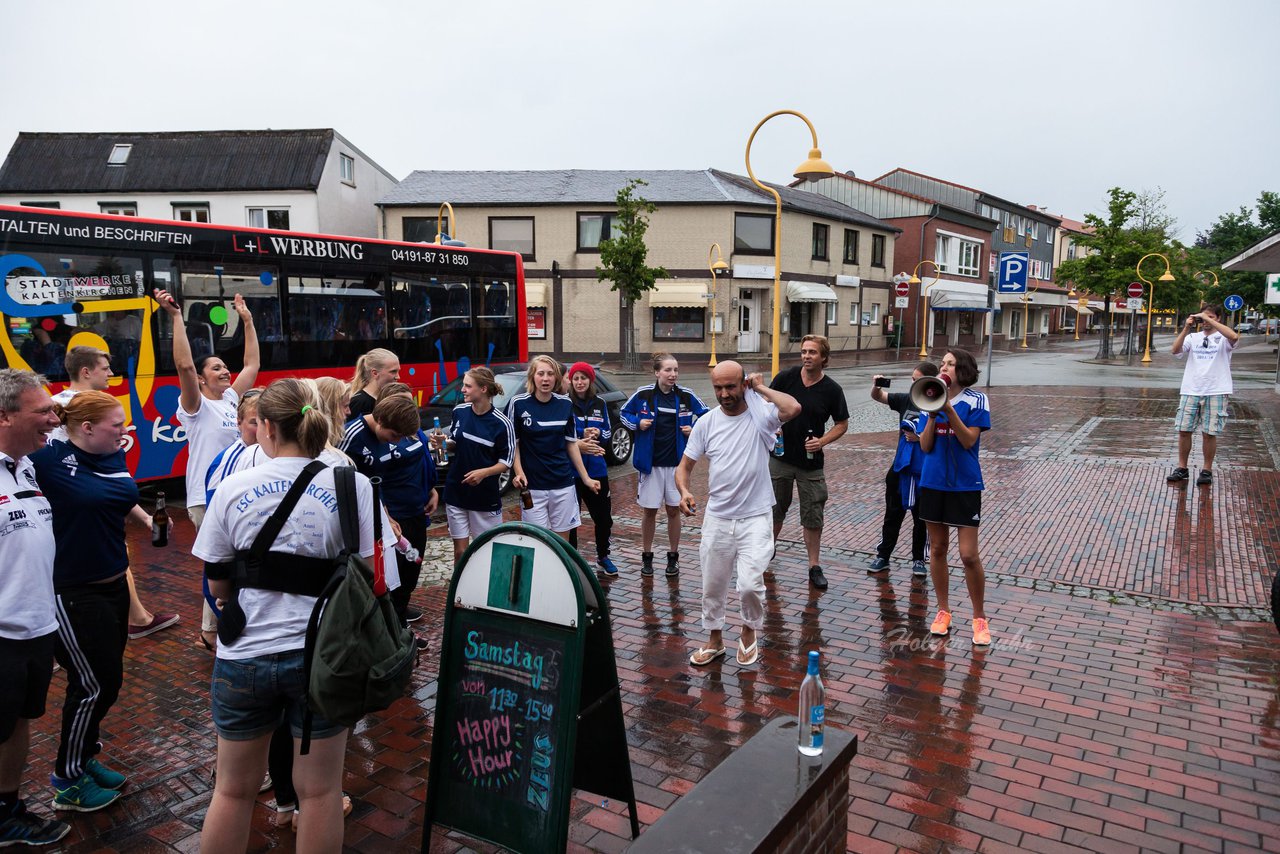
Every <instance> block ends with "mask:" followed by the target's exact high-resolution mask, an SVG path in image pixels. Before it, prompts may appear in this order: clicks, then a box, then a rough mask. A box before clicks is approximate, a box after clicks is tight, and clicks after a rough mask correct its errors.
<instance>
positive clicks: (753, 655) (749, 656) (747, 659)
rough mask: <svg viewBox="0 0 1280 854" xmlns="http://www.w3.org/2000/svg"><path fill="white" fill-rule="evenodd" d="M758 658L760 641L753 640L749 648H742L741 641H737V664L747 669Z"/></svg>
mask: <svg viewBox="0 0 1280 854" xmlns="http://www.w3.org/2000/svg"><path fill="white" fill-rule="evenodd" d="M759 657H760V641H759V640H758V639H757V640H753V641H752V642H751V646H743V645H742V640H741V639H739V640H738V655H737V658H738V663H739V664H741V665H742V666H743V667H748V666H750V665H752V664H755V663H756V659H758V658H759Z"/></svg>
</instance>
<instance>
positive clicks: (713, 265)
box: [707, 243, 729, 368]
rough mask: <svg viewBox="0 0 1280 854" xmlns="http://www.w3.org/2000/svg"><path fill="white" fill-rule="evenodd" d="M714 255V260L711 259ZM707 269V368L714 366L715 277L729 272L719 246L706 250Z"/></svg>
mask: <svg viewBox="0 0 1280 854" xmlns="http://www.w3.org/2000/svg"><path fill="white" fill-rule="evenodd" d="M713 252H714V253H715V258H714V259H713V258H712V257H711V254H712V253H713ZM707 269H709V270H710V271H711V361H710V362H707V367H708V368H714V367H715V366H716V290H717V289H718V288H717V284H716V277H717V276H720V275H722V274H724V273H727V272H729V265H728V264H726V263H725V260H724V255H722V254H720V244H719V243H712V244H711V248H710V249H708V250H707Z"/></svg>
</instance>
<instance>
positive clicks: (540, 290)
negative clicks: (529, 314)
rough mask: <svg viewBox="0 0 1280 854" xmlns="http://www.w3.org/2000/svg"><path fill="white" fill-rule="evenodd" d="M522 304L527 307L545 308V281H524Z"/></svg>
mask: <svg viewBox="0 0 1280 854" xmlns="http://www.w3.org/2000/svg"><path fill="white" fill-rule="evenodd" d="M524 304H525V307H527V308H546V307H547V283H546V282H529V281H526V282H525V283H524Z"/></svg>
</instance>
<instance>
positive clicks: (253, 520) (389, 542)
mask: <svg viewBox="0 0 1280 854" xmlns="http://www.w3.org/2000/svg"><path fill="white" fill-rule="evenodd" d="M310 462H311V460H309V459H306V458H304V457H281V458H279V459H274V460H267V461H265V462H263V463H262V464H261V465H258V466H256V467H254V468H251V469H248V470H247V471H241V472H236V473H235V474H232V475H230V476H228V477H227V479H226V480H224V481H222V483H221V484H219V485H218V488H217V490H216V491H215V492H214V494H213V499H212V500H211V501H210V502H209V506H208V509H207V510H206V511H205V517H204V524H203V525H201V526H200V533H199V534H197V535H196V542H195V545H194V546H192V548H191V553H192V554H193V555H195V556H196V557H197V558H199V559H200V560H203V561H207V562H209V563H221V562H223V561H228V560H231V559H232V558H233V557H234V556H235V553H236V551H238V550H241V549H248V548H249V547H250V546H252V545H253V540H254V538H255V537H257V536H258V532H259V531H260V530H262V526H263V525H265V524H266V521H267V519H268V518H270V517H271V514H272V513H273V512H275V509H276V508H277V507H279V506H280V502H281V501H283V500H284V496H285V494H286V493H287V492H288V491H289V487H291V486H292V485H293V481H294V480H295V479H296V478H297V477H298V475H299V474H300V473H301V472H302V470H303V469H304V468H306V466H307V464H308V463H310ZM356 495H357V497H358V501H359V511H360V554H361V555H362V556H364V557H366V558H367V557H370V556H372V555H373V487H372V486H370V484H369V479H368V478H366V477H365V476H364V475H362V474H358V473H357V474H356ZM382 531H383V572H384V574H385V576H386V581H387V587H388V588H392V589H394V588H395V587H398V586H399V583H400V581H399V573H398V572H397V571H396V563H395V557H394V554H395V551H394V542H395V538H394V537H393V536H392V535H391V523H390V520H389V519H387V518H386V515H385V514H384V515H383V520H382ZM271 550H272V551H277V552H289V553H292V554H297V555H301V556H304V557H336V556H337V555H338V554H339V553H340V552H341V551H342V527H341V523H340V522H339V520H338V499H337V494H336V493H335V492H334V482H333V469H332V468H327V469H325V470H323V471H321V472H319V473H317V474H316V476H315V479H314V480H312V481H311V483H310V484H309V485H308V486H307V489H306V491H305V492H304V493H303V494H302V497H301V498H300V499H299V500H298V505H297V507H295V508H294V510H293V512H292V513H291V514H289V518H288V520H286V521H285V524H284V527H283V528H282V529H281V531H280V536H279V537H277V538H276V541H275V544H274V545H273V546H272V549H271ZM239 601H240V607H241V608H242V609H243V610H244V615H245V621H246V625H245V630H244V634H242V635H241V636H240V637H239V638H238V639H237V640H236V642H235V643H234V644H231V645H230V646H228V645H226V644H218V657H219V658H222V659H228V660H232V661H234V660H240V659H245V658H253V657H255V656H260V655H268V654H271V653H277V652H290V651H293V650H300V649H302V647H303V645H304V644H305V642H306V633H307V620H308V618H309V617H310V616H311V610H312V608H313V607H314V606H315V603H316V600H315V597H314V596H303V595H301V594H296V593H279V592H276V591H274V590H253V589H249V590H241V591H240V596H239Z"/></svg>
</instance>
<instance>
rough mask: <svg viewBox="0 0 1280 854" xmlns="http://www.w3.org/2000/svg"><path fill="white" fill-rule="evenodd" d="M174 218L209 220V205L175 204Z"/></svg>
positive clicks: (190, 220)
mask: <svg viewBox="0 0 1280 854" xmlns="http://www.w3.org/2000/svg"><path fill="white" fill-rule="evenodd" d="M173 218H174V219H176V220H178V221H179V222H208V221H209V206H208V205H174V206H173Z"/></svg>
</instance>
